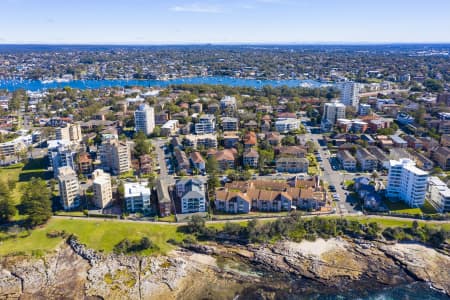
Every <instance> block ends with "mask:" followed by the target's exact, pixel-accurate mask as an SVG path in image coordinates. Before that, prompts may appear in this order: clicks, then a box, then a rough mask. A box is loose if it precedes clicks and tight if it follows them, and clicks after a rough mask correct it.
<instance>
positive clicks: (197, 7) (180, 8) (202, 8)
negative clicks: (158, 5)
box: [170, 3, 223, 14]
mask: <svg viewBox="0 0 450 300" xmlns="http://www.w3.org/2000/svg"><path fill="white" fill-rule="evenodd" d="M170 10H171V11H175V12H191V13H209V14H214V13H215V14H217V13H221V12H222V11H223V9H222V7H221V6H219V5H212V4H202V3H191V4H186V5H176V6H173V7H171V8H170Z"/></svg>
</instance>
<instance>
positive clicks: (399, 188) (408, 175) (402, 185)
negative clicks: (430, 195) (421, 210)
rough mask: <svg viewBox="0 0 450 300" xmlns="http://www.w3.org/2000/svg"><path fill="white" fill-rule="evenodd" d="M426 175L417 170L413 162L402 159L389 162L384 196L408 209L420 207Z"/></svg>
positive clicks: (423, 195) (425, 184)
mask: <svg viewBox="0 0 450 300" xmlns="http://www.w3.org/2000/svg"><path fill="white" fill-rule="evenodd" d="M427 181H428V173H427V172H425V171H423V170H421V169H419V168H417V167H416V164H415V162H414V161H412V160H410V159H407V158H403V159H400V160H391V161H390V165H389V174H388V183H387V189H386V196H387V197H388V198H390V199H393V200H400V201H403V202H405V203H406V204H407V205H408V206H409V207H420V206H422V205H423V204H424V202H425V194H426V191H427Z"/></svg>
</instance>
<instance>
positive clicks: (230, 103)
mask: <svg viewBox="0 0 450 300" xmlns="http://www.w3.org/2000/svg"><path fill="white" fill-rule="evenodd" d="M236 108H237V103H236V98H235V97H232V96H225V97H223V98H222V99H221V100H220V109H221V110H222V111H224V110H236Z"/></svg>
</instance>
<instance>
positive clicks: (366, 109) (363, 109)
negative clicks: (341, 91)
mask: <svg viewBox="0 0 450 300" xmlns="http://www.w3.org/2000/svg"><path fill="white" fill-rule="evenodd" d="M371 111H372V108H371V106H370V105H369V104H365V103H360V104H359V109H358V115H360V116H367V115H368V114H370V112H371Z"/></svg>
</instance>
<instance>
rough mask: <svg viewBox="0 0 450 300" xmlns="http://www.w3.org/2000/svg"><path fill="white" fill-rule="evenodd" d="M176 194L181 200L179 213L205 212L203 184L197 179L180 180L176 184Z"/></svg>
mask: <svg viewBox="0 0 450 300" xmlns="http://www.w3.org/2000/svg"><path fill="white" fill-rule="evenodd" d="M175 187H176V193H177V196H178V197H180V198H181V213H183V214H186V213H196V212H205V211H206V195H205V183H204V182H203V181H202V180H199V179H195V178H194V179H181V180H178V181H177V182H176V185H175Z"/></svg>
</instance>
